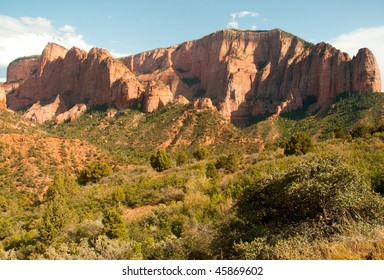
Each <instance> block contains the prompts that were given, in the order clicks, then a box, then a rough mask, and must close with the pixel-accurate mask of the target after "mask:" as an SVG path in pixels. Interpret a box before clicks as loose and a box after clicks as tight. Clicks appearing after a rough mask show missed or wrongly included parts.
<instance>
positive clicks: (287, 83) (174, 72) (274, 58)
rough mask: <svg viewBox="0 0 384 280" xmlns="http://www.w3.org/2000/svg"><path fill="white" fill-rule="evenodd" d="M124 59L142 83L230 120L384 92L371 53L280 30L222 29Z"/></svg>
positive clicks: (244, 120)
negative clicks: (206, 101) (203, 103)
mask: <svg viewBox="0 0 384 280" xmlns="http://www.w3.org/2000/svg"><path fill="white" fill-rule="evenodd" d="M122 61H123V62H124V64H125V65H126V66H127V67H128V68H129V69H130V70H131V71H132V72H135V73H136V74H137V75H138V78H139V79H140V80H142V81H148V80H152V81H153V80H155V81H156V80H159V81H161V82H163V83H164V84H166V85H168V86H169V88H170V90H171V91H172V93H173V94H174V95H176V96H178V95H183V96H185V97H187V98H188V99H189V100H192V99H196V98H201V97H208V98H210V99H211V100H212V102H213V104H214V105H215V106H216V108H217V109H218V110H219V111H220V112H221V113H222V114H223V115H224V116H225V117H227V118H228V119H231V120H232V121H233V122H235V123H242V122H246V121H247V120H248V119H250V118H251V117H253V116H257V115H265V114H275V113H281V112H284V111H289V110H295V109H298V108H301V107H303V106H306V105H308V103H314V104H313V106H323V105H324V104H327V103H329V102H332V100H334V98H335V97H336V96H337V95H338V94H340V93H342V92H346V91H364V92H378V91H380V90H381V81H380V74H379V69H378V66H377V63H376V60H375V58H374V56H373V55H372V53H371V52H370V51H369V50H367V49H362V50H360V51H359V53H358V54H357V56H356V57H354V58H353V59H351V58H350V57H349V56H348V54H346V53H342V52H341V51H339V50H337V49H335V48H334V47H332V46H331V45H329V44H325V43H320V44H317V45H312V44H310V43H308V42H305V41H304V40H302V39H300V38H298V37H296V36H293V35H291V34H289V33H286V32H284V31H281V30H278V29H275V30H272V31H269V32H245V31H244V32H243V31H235V30H223V31H219V32H216V33H213V34H211V35H208V36H206V37H204V38H202V39H199V40H195V41H190V42H185V43H183V44H180V45H175V46H171V47H170V48H167V49H156V50H153V51H149V52H144V53H140V54H137V55H132V56H129V57H125V58H122Z"/></svg>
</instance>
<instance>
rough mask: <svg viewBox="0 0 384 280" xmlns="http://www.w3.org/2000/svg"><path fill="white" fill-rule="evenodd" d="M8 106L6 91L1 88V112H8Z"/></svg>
mask: <svg viewBox="0 0 384 280" xmlns="http://www.w3.org/2000/svg"><path fill="white" fill-rule="evenodd" d="M6 109H7V104H6V96H5V90H4V89H3V88H2V87H1V86H0V110H6Z"/></svg>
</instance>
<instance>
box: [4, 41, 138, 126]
mask: <svg viewBox="0 0 384 280" xmlns="http://www.w3.org/2000/svg"><path fill="white" fill-rule="evenodd" d="M141 88H142V86H141V84H140V83H139V82H138V81H137V79H136V78H135V76H134V75H133V74H132V73H131V72H130V71H129V70H128V69H127V67H126V66H125V65H124V64H123V63H122V62H120V61H119V60H116V59H114V58H113V57H112V55H111V54H110V53H109V52H108V51H107V50H103V49H98V48H93V49H91V50H90V51H89V53H86V52H85V51H82V50H80V49H77V48H75V47H74V48H72V49H70V50H67V49H65V48H63V47H61V46H59V45H57V44H53V43H49V44H48V45H47V46H46V48H45V49H44V51H43V53H42V55H41V57H40V60H39V65H38V70H37V72H36V73H35V74H33V75H30V76H29V77H28V78H27V79H26V80H25V81H24V82H23V83H21V84H20V86H19V87H18V88H16V89H15V90H14V92H13V93H10V94H9V95H8V97H7V104H8V107H9V108H11V109H13V110H20V109H23V108H25V107H29V106H31V105H34V104H36V106H34V107H33V108H31V109H32V110H31V109H30V110H29V111H33V115H38V110H39V109H40V110H41V112H42V115H43V117H42V118H40V117H36V118H35V119H36V120H38V122H41V120H45V119H47V117H48V116H50V118H51V119H52V118H54V117H55V116H57V115H58V114H62V113H64V112H63V111H57V112H54V113H53V114H48V113H47V110H48V109H47V108H48V107H47V105H49V104H54V103H55V102H59V103H60V106H61V107H60V108H72V107H73V106H75V105H76V104H81V103H86V104H87V105H88V106H93V105H101V104H106V105H108V106H114V107H117V108H124V107H127V106H129V105H130V104H131V103H132V102H134V100H136V99H137V98H138V97H139V95H140V94H141V92H142V89H141ZM58 96H60V98H59V99H57V97H58ZM57 100H58V101H57ZM41 103H44V104H45V105H43V106H42V105H41ZM56 105H57V104H56ZM52 108H55V106H53V107H52ZM52 110H54V109H52ZM69 114H70V112H69ZM27 116H28V117H30V116H29V115H27Z"/></svg>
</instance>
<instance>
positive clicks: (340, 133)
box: [333, 127, 347, 139]
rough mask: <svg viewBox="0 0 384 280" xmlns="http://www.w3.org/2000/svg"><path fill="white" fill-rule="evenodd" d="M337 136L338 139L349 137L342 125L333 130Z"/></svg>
mask: <svg viewBox="0 0 384 280" xmlns="http://www.w3.org/2000/svg"><path fill="white" fill-rule="evenodd" d="M333 133H334V136H335V138H338V139H345V138H347V134H346V133H345V130H344V129H343V128H342V127H337V128H335V129H334V130H333Z"/></svg>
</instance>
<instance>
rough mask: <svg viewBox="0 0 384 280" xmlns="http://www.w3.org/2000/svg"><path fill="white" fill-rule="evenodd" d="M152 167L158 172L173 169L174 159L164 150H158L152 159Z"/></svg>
mask: <svg viewBox="0 0 384 280" xmlns="http://www.w3.org/2000/svg"><path fill="white" fill-rule="evenodd" d="M150 161H151V166H152V168H153V169H155V170H156V171H157V172H160V171H163V170H166V169H169V168H171V167H172V158H171V156H170V155H168V153H167V152H166V151H164V150H157V151H156V152H155V153H154V154H153V155H151V158H150Z"/></svg>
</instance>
